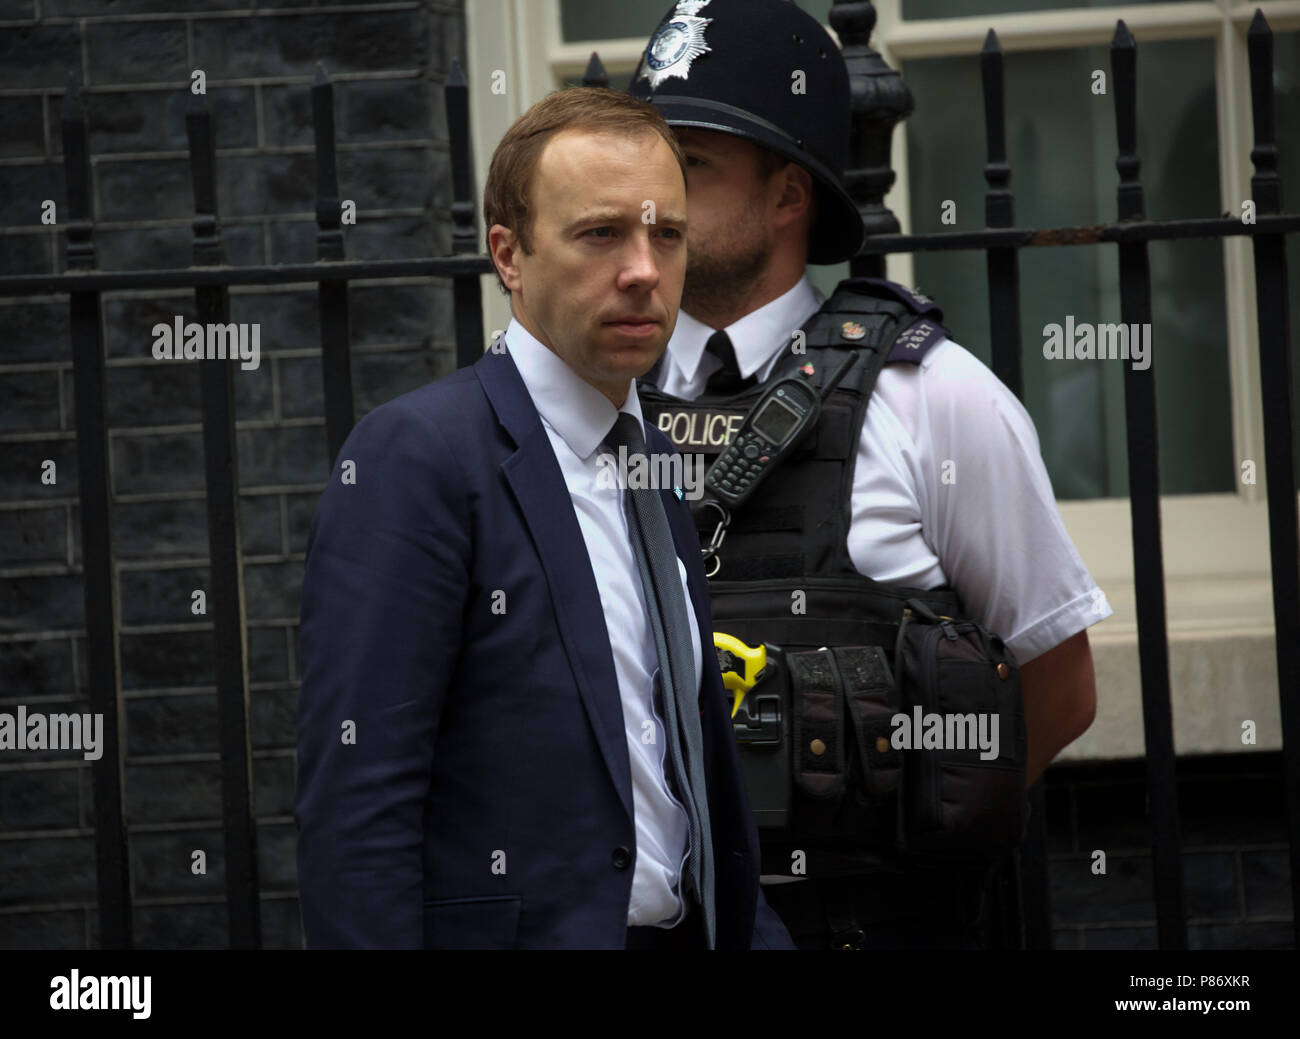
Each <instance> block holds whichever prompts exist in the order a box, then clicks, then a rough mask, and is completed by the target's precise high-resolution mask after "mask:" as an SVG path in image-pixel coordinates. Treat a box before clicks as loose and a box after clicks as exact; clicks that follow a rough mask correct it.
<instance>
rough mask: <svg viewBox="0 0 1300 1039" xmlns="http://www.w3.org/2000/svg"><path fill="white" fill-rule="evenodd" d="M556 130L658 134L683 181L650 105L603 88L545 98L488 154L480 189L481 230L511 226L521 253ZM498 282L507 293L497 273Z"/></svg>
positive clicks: (671, 139) (671, 140) (677, 154)
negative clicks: (535, 186) (533, 193)
mask: <svg viewBox="0 0 1300 1039" xmlns="http://www.w3.org/2000/svg"><path fill="white" fill-rule="evenodd" d="M561 130H579V131H585V132H587V133H608V134H617V135H619V136H622V137H629V136H634V135H637V134H644V133H657V134H658V135H659V136H660V137H661V138H663V140H664V141H665V142H666V143H667V145H668V147H669V148H671V149H672V152H673V158H675V159H676V160H677V165H678V166H680V167H681V170H682V178H683V179H685V177H686V156H685V155H684V154H683V152H682V146H681V145H680V144H678V143H677V138H676V137H675V136H673V132H672V130H671V129H670V128H669V126H668V124H667V123H665V122H664V120H663V117H662V116H660V114H659V112H658V110H656V108H655V107H654V105H652V104H649V103H647V102H645V101H641V100H639V99H638V98H634V97H632V96H631V95H630V94H625V93H623V92H622V91H620V90H607V89H605V88H604V87H568V88H566V89H564V90H556V91H554V92H552V93H550V94H547V95H546V97H544V98H542V100H540V101H538V102H537V104H535V105H533V107H532V108H530V109H529V110H528V111H527V112H525V113H524V114H523V115H521V116H520V117H519V118H518V119H516V120H515V121H514V123H513V125H511V127H510V129H509V130H507V131H506V132H505V135H504V136H503V137H502V138H501V143H500V144H498V145H497V148H496V151H495V152H493V153H492V164H491V165H490V166H489V167H488V175H487V183H486V184H484V186H483V226H484V231H485V232H486V231H490V230H491V229H492V225H493V224H500V225H501V226H502V227H508V228H510V230H511V231H513V232H514V233H515V236H516V237H517V238H518V239H519V245H520V248H522V249H523V251H524V252H525V254H529V253H531V252H532V230H533V214H532V211H531V209H530V208H529V198H528V190H529V187H530V186H531V185H532V182H533V175H534V173H536V171H537V162H538V159H540V158H541V154H542V150H543V149H544V148H545V147H546V143H547V142H548V141H549V140H550V139H551V138H552V137H553V136H555V134H557V133H559V132H560V131H561ZM490 250H491V246H490V245H489V251H490ZM497 281H498V282H500V283H501V288H502V290H503V291H506V287H505V282H504V281H502V280H501V273H500V271H498V272H497Z"/></svg>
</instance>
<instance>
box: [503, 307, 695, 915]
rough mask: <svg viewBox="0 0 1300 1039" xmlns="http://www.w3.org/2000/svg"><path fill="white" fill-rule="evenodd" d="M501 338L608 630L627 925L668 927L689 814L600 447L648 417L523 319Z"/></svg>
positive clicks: (626, 538)
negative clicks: (627, 878)
mask: <svg viewBox="0 0 1300 1039" xmlns="http://www.w3.org/2000/svg"><path fill="white" fill-rule="evenodd" d="M505 342H506V349H507V350H509V352H510V356H511V358H512V359H513V360H514V362H515V366H516V367H517V368H518V369H519V374H520V376H522V378H523V380H524V386H525V387H526V388H527V389H528V395H529V396H530V397H531V398H532V400H533V404H534V405H535V406H536V408H537V413H538V414H539V415H540V416H541V420H542V428H543V429H544V430H545V431H546V436H547V438H548V439H549V440H550V442H551V447H552V449H553V450H554V451H555V459H556V461H557V462H559V465H560V471H561V473H563V475H564V482H565V484H567V485H568V488H569V497H570V499H571V500H572V502H573V511H574V513H575V514H576V515H577V518H578V526H579V527H580V528H581V529H582V537H583V540H584V541H585V542H586V545H587V555H588V558H589V559H590V560H591V567H592V572H593V574H594V575H595V578H596V586H597V588H598V589H599V591H600V604H601V608H602V610H603V611H604V614H605V627H606V628H607V629H608V630H609V639H610V650H611V651H612V653H613V657H614V674H615V676H616V678H617V680H618V693H619V698H620V700H621V701H622V705H623V724H624V729H625V730H626V733H627V749H628V758H629V760H630V764H631V767H632V804H633V809H634V813H635V818H634V822H635V825H636V856H635V868H634V870H633V874H632V897H631V901H630V903H629V905H628V911H627V922H628V926H629V927H632V926H653V925H656V924H658V925H660V926H664V927H668V926H671V925H673V924H675V923H677V922H678V921H680V920H681V919H682V917H683V916H684V915H685V906H684V902H683V899H682V897H681V881H682V878H683V877H684V876H685V862H686V854H687V845H688V840H689V823H688V820H687V816H686V810H685V809H684V808H683V807H682V804H681V802H680V801H679V800H678V799H677V798H676V797H674V796H673V793H672V791H671V790H670V788H669V786H668V782H667V779H666V775H665V768H666V766H665V755H666V751H667V742H666V741H667V734H666V732H665V729H664V719H663V712H662V705H659V704H656V703H654V702H653V701H654V700H655V696H654V690H655V688H656V686H657V683H656V682H655V680H654V679H655V673H656V672H657V671H658V669H659V659H658V654H657V652H656V650H655V644H654V634H653V631H652V630H651V628H650V623H649V615H648V613H647V607H646V601H645V594H644V592H643V590H642V587H641V574H640V571H639V570H638V568H637V564H636V559H635V557H634V556H633V554H632V542H631V540H630V538H631V535H630V533H629V531H628V523H627V515H626V513H625V512H624V509H623V505H622V500H623V498H622V496H623V489H622V488H620V487H614V486H603V485H607V484H609V483H610V482H611V481H609V480H608V479H606V480H603V481H602V480H598V475H599V473H600V465H599V464H598V462H597V458H598V456H599V454H600V450H599V447H600V444H601V442H602V441H603V440H604V439H605V437H606V436H607V435H608V434H609V432H610V430H611V429H612V428H613V425H614V420H615V418H616V417H617V416H618V413H619V411H624V412H626V413H627V414H629V415H631V416H633V417H634V418H635V419H636V420H637V421H638V422H641V421H642V416H641V403H640V400H639V399H638V397H637V393H636V383H635V381H633V380H629V388H628V394H627V400H626V401H625V402H624V403H623V407H622V408H621V409H615V407H614V405H613V404H612V403H610V401H609V398H608V397H606V396H605V395H604V394H602V393H601V392H600V391H599V390H597V389H596V388H595V387H594V386H592V385H591V384H589V383H587V382H586V381H584V380H583V379H582V378H581V377H580V376H579V375H578V374H577V372H575V371H574V370H573V369H572V368H571V367H570V366H569V365H568V364H567V363H566V362H565V361H564V360H563V359H561V358H560V356H559V355H558V354H556V353H555V352H554V351H552V350H550V349H549V348H548V347H546V346H545V345H544V344H542V343H540V342H538V341H537V339H536V338H535V337H534V336H532V335H531V334H530V333H529V332H528V330H527V329H525V328H524V326H523V325H521V324H520V323H519V322H518V321H515V320H511V322H510V325H509V327H507V328H506V332H505ZM677 567H678V570H679V571H680V573H681V579H682V595H683V596H684V597H685V600H686V615H687V619H688V620H689V622H690V627H691V647H692V651H693V653H694V659H695V675H696V688H695V689H694V690H693V693H694V695H695V696H696V697H697V698H698V696H699V691H700V682H701V680H702V678H701V676H702V675H703V670H702V666H701V665H702V657H701V648H700V630H699V624H698V623H697V622H696V619H695V610H694V608H693V606H692V605H691V599H690V592H689V590H688V588H687V583H686V567H685V565H684V564H683V563H682V561H681V560H680V559H679V560H678V561H677ZM647 722H649V723H650V724H649V725H647V724H646V723H647ZM575 735H576V734H575Z"/></svg>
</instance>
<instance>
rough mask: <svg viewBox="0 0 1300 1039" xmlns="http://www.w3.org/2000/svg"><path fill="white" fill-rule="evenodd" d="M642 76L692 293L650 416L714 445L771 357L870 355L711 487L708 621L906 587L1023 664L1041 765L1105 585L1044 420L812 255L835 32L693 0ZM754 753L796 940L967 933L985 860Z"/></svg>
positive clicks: (659, 370)
mask: <svg viewBox="0 0 1300 1039" xmlns="http://www.w3.org/2000/svg"><path fill="white" fill-rule="evenodd" d="M630 90H631V92H632V93H633V94H635V95H637V96H640V97H643V98H645V99H647V100H649V101H650V102H652V103H653V104H655V105H656V106H657V107H658V108H659V110H660V112H661V113H662V114H663V116H664V118H665V119H666V120H667V122H668V123H669V124H670V125H671V126H673V127H674V129H675V130H676V131H677V133H678V136H679V139H680V141H681V142H682V145H683V148H684V150H685V152H686V156H687V216H688V220H689V228H688V233H687V241H688V264H687V273H686V284H685V290H684V293H683V297H682V309H681V313H680V316H679V319H678V322H677V326H676V329H675V330H674V333H673V336H672V338H671V339H670V341H669V343H668V348H667V350H666V352H665V354H664V355H663V357H662V358H661V360H660V362H659V363H658V364H657V365H656V367H655V368H654V369H652V370H651V371H650V372H649V373H648V374H647V376H645V377H644V378H643V379H642V380H641V383H640V386H639V393H640V395H641V401H642V407H643V409H644V410H645V412H646V414H647V415H648V416H649V417H650V418H651V420H652V421H655V422H657V423H658V425H659V426H660V428H661V429H663V430H664V431H665V432H666V433H668V435H669V436H670V438H672V439H673V440H674V442H675V443H676V445H677V446H678V448H679V449H680V450H681V451H682V452H683V454H685V455H687V456H688V457H689V456H692V455H695V456H700V457H703V458H704V460H705V462H706V463H707V462H708V461H710V460H711V459H712V458H713V457H716V455H717V454H718V453H719V452H720V451H721V450H722V448H723V445H725V444H726V443H727V441H728V439H729V437H730V436H732V435H734V434H735V432H736V430H737V429H738V428H739V427H740V423H741V422H742V421H743V417H744V416H745V415H746V414H747V413H748V412H749V410H750V408H751V407H752V405H753V404H754V403H755V402H756V400H757V399H758V398H759V396H760V395H761V394H762V393H763V390H764V388H765V386H766V385H767V384H769V383H770V382H771V381H772V380H774V379H777V378H780V377H784V376H788V375H792V374H794V373H795V372H802V373H803V375H804V376H806V377H808V379H809V380H810V382H812V383H814V384H821V383H822V381H823V380H824V379H825V377H826V373H827V372H828V371H830V370H831V369H832V368H838V365H839V361H840V359H841V358H843V357H846V356H847V355H849V354H851V353H853V352H857V353H858V354H859V358H858V361H859V363H857V364H856V365H855V366H854V367H853V368H851V369H850V374H849V375H848V376H846V377H844V378H843V379H842V381H841V382H839V383H838V385H837V386H836V387H835V388H834V389H831V390H829V391H828V395H827V396H826V397H825V406H824V409H823V411H822V415H821V419H820V421H819V424H818V426H817V428H816V429H815V431H814V432H813V433H812V434H811V435H809V436H807V437H806V438H804V439H803V441H801V446H800V447H799V449H798V450H797V451H796V452H795V454H794V456H793V457H791V458H790V459H788V460H785V461H783V462H782V463H781V464H780V465H778V466H777V467H776V468H774V469H773V470H772V472H771V473H770V475H768V476H767V477H766V479H765V482H764V483H763V484H762V486H761V493H758V494H757V495H756V497H755V499H754V500H751V501H749V502H747V503H746V504H745V505H743V506H741V507H739V508H738V509H736V510H735V511H734V513H733V514H732V515H731V516H730V520H729V524H728V525H727V526H725V529H724V530H722V531H719V530H718V527H719V525H720V523H719V521H718V519H717V517H716V513H715V511H714V510H710V509H707V508H702V509H700V510H698V513H697V526H698V527H699V528H700V530H701V534H702V537H703V538H704V539H705V541H706V543H711V544H712V545H713V546H714V547H715V549H716V551H711V552H709V553H708V554H709V555H710V568H711V572H710V577H711V595H712V597H713V616H714V620H715V625H716V627H717V628H718V630H720V631H726V632H727V633H729V634H732V635H735V636H737V637H739V638H741V639H742V640H744V641H745V642H746V643H748V644H750V645H754V644H758V643H762V642H768V643H772V644H781V645H783V646H785V647H786V648H787V649H805V650H815V649H818V648H821V647H826V646H829V647H832V648H833V647H836V646H846V645H851V644H863V643H866V644H873V643H874V644H879V645H886V644H888V643H889V641H890V638H889V634H888V633H889V632H890V631H896V630H897V628H896V627H891V625H896V624H897V622H898V620H899V615H900V612H901V609H902V603H903V601H904V599H906V598H909V597H915V598H918V599H920V600H921V601H922V602H923V603H924V604H925V606H927V607H928V608H930V609H931V610H933V611H934V613H935V614H941V615H944V616H950V617H966V618H970V619H973V620H975V621H977V622H979V623H980V624H982V625H984V626H985V627H986V628H987V629H988V630H989V631H991V632H996V633H997V634H999V635H1001V636H1002V637H1003V638H1004V639H1005V640H1006V645H1007V646H1008V647H1009V648H1010V649H1011V650H1012V651H1013V652H1014V654H1015V656H1016V659H1017V660H1018V661H1019V662H1020V664H1021V671H1020V680H1021V688H1022V691H1023V700H1024V727H1025V734H1026V742H1027V766H1026V785H1028V784H1029V783H1032V782H1033V780H1034V779H1036V778H1037V776H1038V775H1039V774H1041V772H1042V771H1043V769H1044V768H1046V766H1047V764H1048V763H1049V762H1050V761H1051V760H1052V758H1053V757H1054V756H1055V755H1056V754H1057V753H1058V752H1059V751H1060V750H1061V749H1062V748H1063V747H1064V746H1066V745H1067V744H1068V743H1070V742H1071V741H1072V740H1074V739H1076V738H1077V737H1078V736H1079V735H1081V734H1082V733H1083V732H1084V730H1086V729H1087V727H1088V726H1089V725H1090V724H1091V722H1092V718H1093V714H1094V711H1095V702H1096V701H1095V688H1094V678H1093V669H1092V658H1091V654H1090V650H1089V647H1088V640H1087V632H1086V629H1087V627H1088V626H1089V625H1091V624H1094V623H1096V622H1098V621H1100V620H1103V619H1105V617H1107V616H1109V615H1110V613H1111V610H1110V607H1109V606H1108V605H1107V604H1106V603H1105V600H1104V596H1102V594H1101V592H1100V590H1099V589H1097V587H1096V585H1095V584H1094V583H1093V581H1092V579H1091V577H1090V575H1089V574H1088V572H1087V570H1086V568H1085V567H1084V565H1083V563H1082V561H1081V560H1080V558H1079V555H1078V553H1077V551H1076V550H1075V548H1074V546H1073V544H1072V543H1071V541H1070V539H1069V537H1068V535H1067V533H1066V531H1065V529H1064V526H1063V524H1062V522H1061V518H1060V514H1059V512H1058V510H1057V508H1056V503H1055V499H1054V496H1053V493H1052V489H1051V484H1050V482H1049V479H1048V476H1047V472H1046V469H1045V467H1044V464H1043V460H1042V458H1041V456H1040V453H1039V448H1038V439H1037V434H1036V431H1035V428H1034V424H1033V422H1032V420H1031V419H1030V417H1029V415H1028V413H1027V412H1026V411H1025V409H1024V408H1023V407H1022V406H1021V404H1020V402H1019V401H1018V400H1017V399H1016V398H1015V396H1014V395H1013V394H1012V393H1010V392H1009V391H1008V390H1007V389H1006V387H1004V386H1003V385H1002V383H1001V382H1000V381H999V380H998V379H997V378H996V377H995V376H994V375H993V374H992V373H991V372H990V371H989V370H988V368H987V367H985V366H984V365H983V364H982V363H981V362H980V361H979V360H978V359H977V358H975V357H974V356H973V355H972V354H970V353H969V352H968V351H966V350H965V349H963V348H962V347H961V346H959V345H958V344H957V343H956V342H954V341H953V340H952V339H950V338H948V335H947V332H946V330H945V329H944V328H943V327H942V324H941V322H942V315H941V312H940V311H939V309H938V307H937V306H935V305H934V304H933V303H932V302H931V301H929V300H928V299H926V298H924V297H922V296H919V295H918V294H916V293H914V292H912V291H910V290H909V289H907V288H905V287H903V286H901V285H897V284H893V283H890V282H886V281H884V280H883V279H849V280H847V281H845V282H843V283H841V285H840V286H838V287H837V289H836V291H835V293H834V294H833V295H832V297H831V298H830V299H824V298H823V297H822V296H821V295H820V293H818V292H817V291H816V290H815V289H814V288H813V287H812V285H811V284H810V282H809V280H808V277H807V274H806V271H805V265H806V264H808V263H816V264H829V263H837V262H840V261H843V260H846V259H848V258H850V257H852V256H853V255H854V254H856V253H857V251H858V250H859V248H860V247H861V244H862V240H863V227H862V222H861V218H860V216H859V214H858V210H857V207H856V206H855V205H854V203H853V201H852V199H851V198H850V196H849V195H848V193H847V191H846V190H845V187H844V185H843V183H842V181H841V178H842V172H843V169H844V166H845V162H846V158H847V153H848V142H849V128H850V110H849V79H848V73H847V69H846V67H845V64H844V60H843V58H842V56H841V54H840V51H839V47H838V46H837V44H836V43H835V41H834V40H833V39H832V38H831V36H830V35H829V34H828V33H827V32H826V31H825V30H824V29H823V28H822V27H821V25H820V24H818V22H817V21H816V20H815V19H814V18H812V17H811V16H810V15H808V14H806V13H805V12H803V11H802V10H800V9H799V8H798V7H797V6H796V5H795V4H794V3H791V2H788V0H680V2H679V3H677V4H676V5H675V6H674V8H673V9H672V10H671V11H669V12H668V14H667V15H666V16H665V17H664V19H663V20H662V21H661V22H660V24H659V27H658V28H657V29H656V31H655V32H654V34H653V35H652V36H651V38H650V41H649V43H648V45H647V47H646V50H645V52H644V54H643V56H642V59H641V62H640V64H639V65H638V68H637V71H636V73H635V75H634V77H633V81H632V84H631V87H630ZM868 405H869V406H868ZM718 534H721V543H720V544H719V539H718V536H717V535H718ZM792 602H797V603H798V608H796V607H794V606H792V605H791V604H792ZM882 632H883V634H882ZM794 710H795V712H796V713H797V711H798V705H797V704H796V705H795V708H794ZM790 721H791V719H789V718H787V719H785V723H786V728H785V733H784V736H783V739H784V740H786V741H787V743H788V741H790V740H791V739H792V735H791V732H790V728H789V723H790ZM741 751H742V754H741V756H742V761H746V762H747V764H748V765H750V766H752V765H754V763H755V762H756V761H759V759H760V757H761V753H762V752H761V751H758V750H753V751H751V752H750V753H748V754H747V753H746V747H745V745H744V742H743V737H742V746H741ZM801 752H804V749H803V748H801V747H796V748H795V755H796V756H797V755H799V754H800V753H801ZM812 752H813V753H821V752H822V751H821V750H819V749H817V748H816V747H814V749H813V751H812ZM765 760H768V761H770V760H772V759H771V758H768V759H765ZM762 767H763V766H761V765H760V766H759V768H760V770H761V768H762ZM784 767H785V768H787V769H792V768H794V767H795V766H793V765H792V764H790V763H789V762H788V761H787V763H786V765H785V766H784ZM850 771H851V770H850ZM747 772H748V781H749V785H750V795H751V802H752V803H753V805H754V809H755V812H756V814H757V815H758V817H759V818H758V822H759V826H760V838H761V839H762V850H763V882H764V894H765V896H766V898H767V901H768V903H769V904H770V905H771V906H772V908H773V909H774V910H775V911H776V912H777V913H778V914H779V915H780V916H781V917H782V920H783V921H784V922H785V924H786V925H787V927H788V928H789V930H790V932H791V934H792V935H793V937H794V938H795V941H796V942H797V943H798V944H799V946H800V947H801V948H828V947H829V948H900V947H922V948H930V947H950V948H976V947H979V945H980V941H981V938H980V934H981V931H980V924H981V913H982V906H983V902H984V889H985V886H986V880H987V877H988V872H989V869H990V865H991V863H990V862H981V861H979V860H978V859H976V860H974V861H970V860H967V859H962V860H960V861H958V860H953V861H942V860H941V861H939V862H937V863H935V862H920V861H918V860H916V859H913V858H908V857H905V856H900V855H899V854H897V848H896V847H895V846H894V841H893V828H894V825H895V822H896V814H895V813H896V812H897V808H896V806H893V805H890V804H888V803H883V804H879V803H878V804H872V803H869V802H870V799H866V798H863V797H862V796H859V795H855V796H854V797H852V798H847V799H845V800H844V802H842V803H841V805H840V807H839V808H838V809H837V811H838V812H839V813H840V814H838V815H837V816H836V817H835V818H834V819H831V820H828V819H826V818H817V817H815V813H813V812H811V811H805V810H803V809H807V808H809V806H811V805H812V802H811V801H810V800H809V799H807V798H806V797H803V796H802V795H801V794H800V793H798V792H796V794H795V795H794V800H793V801H791V802H790V805H789V807H790V811H788V812H779V813H766V812H765V811H764V807H763V806H764V803H765V799H766V798H767V795H768V793H769V791H768V790H767V789H762V790H760V789H758V788H757V785H756V780H755V778H754V777H755V776H756V775H757V774H758V772H756V771H755V770H754V769H753V768H747Z"/></svg>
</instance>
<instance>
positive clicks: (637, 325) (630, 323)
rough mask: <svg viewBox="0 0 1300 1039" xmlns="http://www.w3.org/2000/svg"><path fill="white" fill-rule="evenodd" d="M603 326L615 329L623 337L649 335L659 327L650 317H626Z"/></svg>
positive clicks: (607, 322)
mask: <svg viewBox="0 0 1300 1039" xmlns="http://www.w3.org/2000/svg"><path fill="white" fill-rule="evenodd" d="M605 324H607V325H609V326H610V327H611V328H614V329H617V330H618V331H619V332H622V333H623V334H624V335H634V336H635V335H649V334H650V333H651V332H653V331H654V330H655V329H657V328H658V327H659V322H658V321H657V320H656V319H655V318H652V317H626V318H621V319H618V320H615V321H606V322H605Z"/></svg>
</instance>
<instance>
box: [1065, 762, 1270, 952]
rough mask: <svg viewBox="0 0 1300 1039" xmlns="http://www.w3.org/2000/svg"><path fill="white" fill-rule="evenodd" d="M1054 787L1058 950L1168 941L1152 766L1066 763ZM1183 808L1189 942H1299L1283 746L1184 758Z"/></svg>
mask: <svg viewBox="0 0 1300 1039" xmlns="http://www.w3.org/2000/svg"><path fill="white" fill-rule="evenodd" d="M1046 783H1047V786H1046V802H1047V812H1046V815H1047V851H1048V872H1049V877H1050V882H1051V896H1050V897H1051V902H1052V924H1053V942H1054V944H1055V946H1056V948H1058V949H1156V948H1158V947H1159V946H1158V944H1157V939H1156V912H1155V889H1154V882H1153V879H1152V868H1151V825H1150V819H1149V815H1148V810H1147V794H1146V762H1144V761H1125V762H1110V763H1105V764H1089V765H1070V766H1061V765H1058V766H1056V767H1054V768H1052V769H1051V770H1049V771H1048V773H1047V779H1046ZM1178 816H1179V823H1180V829H1181V837H1182V867H1183V900H1184V911H1185V913H1186V917H1187V942H1188V947H1189V948H1192V949H1293V948H1295V932H1294V930H1293V929H1292V922H1291V921H1292V915H1293V908H1292V906H1291V895H1290V871H1289V866H1288V863H1287V859H1288V851H1287V839H1286V830H1285V826H1284V823H1285V819H1286V806H1285V803H1284V786H1283V778H1282V756H1281V754H1280V753H1279V752H1260V753H1249V754H1224V755H1215V756H1212V757H1189V758H1183V759H1181V760H1180V761H1179V762H1178ZM1098 850H1100V851H1104V852H1105V853H1106V858H1105V866H1106V872H1105V873H1104V874H1101V873H1094V872H1093V862H1094V854H1093V853H1094V852H1095V851H1098Z"/></svg>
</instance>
